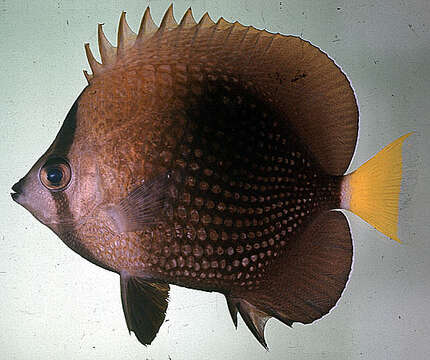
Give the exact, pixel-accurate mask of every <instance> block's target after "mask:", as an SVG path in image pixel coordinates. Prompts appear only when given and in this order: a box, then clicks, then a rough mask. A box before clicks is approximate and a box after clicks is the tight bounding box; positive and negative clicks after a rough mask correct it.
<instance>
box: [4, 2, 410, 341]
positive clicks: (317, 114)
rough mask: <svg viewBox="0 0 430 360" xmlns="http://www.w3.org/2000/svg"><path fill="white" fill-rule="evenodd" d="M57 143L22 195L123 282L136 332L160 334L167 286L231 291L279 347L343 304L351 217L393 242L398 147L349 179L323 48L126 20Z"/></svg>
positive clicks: (220, 27)
mask: <svg viewBox="0 0 430 360" xmlns="http://www.w3.org/2000/svg"><path fill="white" fill-rule="evenodd" d="M98 46H99V52H100V58H101V61H97V60H96V59H95V57H94V56H93V54H92V52H91V49H90V46H89V45H88V44H85V51H86V55H87V58H88V62H89V65H90V67H91V71H92V73H91V74H90V73H88V72H86V71H85V72H84V73H85V76H86V79H87V80H88V86H86V87H85V88H84V89H83V91H82V93H81V94H80V95H79V97H78V98H77V99H76V101H75V103H74V104H73V106H72V107H71V109H70V111H69V112H68V114H67V116H66V118H65V120H64V122H63V124H62V126H61V129H60V130H59V132H58V134H57V136H56V138H55V140H54V141H53V143H52V145H51V146H50V147H49V148H48V150H47V151H46V152H45V153H44V154H43V155H42V156H41V157H40V159H39V160H38V161H37V162H36V163H35V164H34V166H33V167H32V168H31V169H30V170H29V172H28V173H27V175H25V177H23V178H22V179H21V180H20V181H19V182H18V183H16V184H15V185H14V186H13V188H12V189H13V191H14V193H12V198H13V200H14V201H16V202H17V203H19V204H20V205H22V206H23V207H24V208H26V209H27V210H28V211H30V212H31V214H33V215H34V216H35V217H36V219H37V220H39V221H40V222H41V223H43V224H44V225H46V226H48V227H49V228H50V229H51V230H52V231H53V232H54V233H55V234H57V235H58V237H59V238H60V239H61V240H62V241H63V242H64V243H65V244H66V245H67V246H68V247H70V248H71V249H72V250H74V251H75V252H77V253H78V254H80V255H81V256H82V257H84V258H85V259H87V260H89V261H91V262H92V263H94V264H96V265H99V266H101V267H103V268H105V269H107V270H110V271H113V272H115V273H118V274H119V276H120V291H121V299H122V306H123V310H124V314H125V319H126V323H127V326H128V329H129V331H133V332H134V334H135V335H136V337H137V339H138V340H139V341H140V342H141V343H142V344H145V345H147V344H150V343H151V342H152V341H153V340H154V338H155V337H156V334H157V332H158V330H159V328H160V326H161V325H162V323H163V321H164V319H165V314H166V309H167V306H168V297H169V284H173V285H179V286H184V287H188V288H192V289H198V290H205V291H216V292H218V293H221V294H223V295H225V298H226V300H227V308H228V310H229V312H230V315H231V318H232V320H233V323H234V325H235V326H237V314H238V313H239V314H240V315H241V317H242V319H243V320H244V322H245V323H246V325H247V326H248V327H249V329H250V330H251V332H252V333H253V335H254V336H255V337H256V339H257V340H258V341H259V342H260V343H261V344H262V345H263V346H264V347H266V348H267V343H266V340H265V337H264V328H265V325H266V322H267V320H268V319H270V318H272V317H273V318H276V319H278V320H280V321H281V322H283V323H285V324H287V325H289V326H291V325H292V324H293V323H294V322H300V323H304V324H307V323H311V322H313V321H315V320H317V319H319V318H321V317H322V316H323V315H325V314H327V313H328V312H329V311H330V309H332V308H333V307H334V306H335V304H336V302H337V301H338V299H339V297H340V296H341V294H342V291H343V290H344V288H345V285H346V283H347V280H348V277H349V274H350V271H351V263H352V256H353V243H352V238H351V232H350V227H349V224H348V221H347V219H346V217H345V215H344V214H343V212H341V211H335V210H339V209H345V210H349V211H352V212H353V213H355V214H357V215H359V216H360V217H361V218H362V219H363V220H364V221H366V222H368V223H369V224H370V225H372V226H373V227H375V228H376V229H377V230H379V231H380V232H382V233H383V234H385V235H387V236H388V237H390V238H392V239H394V240H397V241H399V238H398V234H397V232H398V216H399V214H398V213H399V205H398V204H399V192H400V186H401V181H402V144H403V143H404V140H405V139H406V138H407V137H408V136H409V134H407V135H404V136H402V137H401V138H399V139H398V140H395V141H394V142H393V143H391V144H390V145H388V146H387V147H385V148H384V149H383V150H381V151H380V152H379V153H378V154H377V155H376V156H374V157H373V158H371V159H370V160H369V161H368V162H366V163H365V164H364V165H362V166H360V167H359V168H358V169H357V170H355V171H353V172H351V173H349V174H345V172H346V171H347V168H348V166H349V164H350V162H351V159H352V157H353V153H354V149H355V147H356V144H357V136H358V126H359V112H358V106H357V101H356V97H355V94H354V91H353V89H352V87H351V84H350V82H349V80H348V78H347V76H346V75H345V74H344V73H343V72H342V70H341V69H340V67H339V66H337V65H336V64H335V62H334V61H333V60H332V59H330V58H329V57H328V56H327V55H326V54H325V53H324V52H322V51H321V50H320V49H319V48H317V47H316V46H314V45H312V44H310V43H309V42H308V41H305V40H303V39H301V38H299V37H296V36H285V35H281V34H272V33H270V32H267V31H265V30H257V29H255V28H253V27H252V26H243V25H241V24H239V23H238V22H235V23H230V22H227V21H226V20H224V19H223V18H221V19H219V20H218V21H217V22H216V23H215V22H213V21H212V20H211V18H210V17H209V15H208V14H207V13H206V14H205V15H204V16H203V17H202V18H201V20H200V21H199V22H198V23H197V22H196V21H195V20H194V17H193V14H192V12H191V9H189V10H188V11H187V12H186V13H185V14H184V16H183V18H182V20H181V21H180V22H179V23H177V22H176V21H175V19H174V17H173V10H172V6H170V7H169V8H168V10H167V12H166V13H165V15H164V18H163V19H162V21H161V24H160V25H159V26H156V25H155V24H154V22H153V20H152V18H151V15H150V10H149V8H148V9H147V10H146V11H145V13H144V16H143V20H142V23H141V25H140V29H139V31H138V33H137V34H136V33H134V32H133V31H132V30H131V29H130V27H129V26H128V24H127V22H126V18H125V13H123V14H122V15H121V18H120V22H119V30H118V42H117V46H116V47H114V46H113V45H112V44H111V43H110V42H109V41H108V40H107V38H106V37H105V35H104V33H103V29H102V25H99V27H98Z"/></svg>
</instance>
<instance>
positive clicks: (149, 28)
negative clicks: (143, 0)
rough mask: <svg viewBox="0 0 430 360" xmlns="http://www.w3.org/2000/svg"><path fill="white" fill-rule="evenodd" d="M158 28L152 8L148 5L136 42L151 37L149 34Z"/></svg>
mask: <svg viewBox="0 0 430 360" xmlns="http://www.w3.org/2000/svg"><path fill="white" fill-rule="evenodd" d="M157 29H158V27H157V25H155V23H154V20H152V16H151V9H150V8H149V6H148V7H147V8H146V10H145V13H144V14H143V17H142V21H141V23H140V27H139V33H138V34H137V40H136V42H140V41H142V40H143V39H145V38H147V37H149V35H150V34H153V33H155V32H156V31H157Z"/></svg>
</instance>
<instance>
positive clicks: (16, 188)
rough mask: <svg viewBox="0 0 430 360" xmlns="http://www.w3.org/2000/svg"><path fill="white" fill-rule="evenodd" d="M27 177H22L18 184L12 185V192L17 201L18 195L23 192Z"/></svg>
mask: <svg viewBox="0 0 430 360" xmlns="http://www.w3.org/2000/svg"><path fill="white" fill-rule="evenodd" d="M24 183H25V178H22V179H21V180H19V181H18V182H17V183H16V184H14V185H13V186H12V190H13V191H14V192H13V193H11V194H10V196H12V199H13V200H14V201H16V200H17V199H18V197H19V196H20V195H21V194H22V189H23V187H24Z"/></svg>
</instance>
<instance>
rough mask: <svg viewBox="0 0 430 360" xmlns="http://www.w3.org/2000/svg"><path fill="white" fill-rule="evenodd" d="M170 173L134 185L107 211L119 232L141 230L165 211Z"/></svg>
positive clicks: (168, 197)
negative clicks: (136, 185)
mask: <svg viewBox="0 0 430 360" xmlns="http://www.w3.org/2000/svg"><path fill="white" fill-rule="evenodd" d="M172 185H173V181H172V174H171V173H165V174H162V175H159V176H157V177H155V178H154V179H151V180H148V181H146V182H144V183H143V184H141V185H140V186H138V187H136V188H135V189H134V190H133V191H132V192H130V193H129V194H128V196H127V197H125V198H124V199H122V200H121V201H120V202H119V203H118V204H117V205H115V206H112V207H110V208H109V209H108V210H107V211H108V214H109V215H110V216H111V218H112V220H113V221H114V223H115V225H116V227H117V229H118V231H119V232H130V231H139V230H143V229H144V227H145V226H147V225H149V224H154V223H157V222H159V221H160V220H161V219H162V218H163V217H164V216H165V215H166V214H167V213H168V207H169V199H170V198H171V196H170V195H171V194H170V192H171V191H173V189H172V188H171V186H172Z"/></svg>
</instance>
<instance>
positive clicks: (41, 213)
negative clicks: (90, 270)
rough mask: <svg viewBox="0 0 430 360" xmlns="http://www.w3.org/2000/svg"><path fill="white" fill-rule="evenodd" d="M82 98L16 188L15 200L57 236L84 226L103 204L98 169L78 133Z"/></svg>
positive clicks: (86, 143) (13, 195)
mask: <svg viewBox="0 0 430 360" xmlns="http://www.w3.org/2000/svg"><path fill="white" fill-rule="evenodd" d="M78 109H79V98H78V100H76V102H75V104H74V105H73V106H72V108H71V109H70V111H69V113H68V115H67V117H66V119H65V120H64V122H63V125H62V127H61V128H60V131H59V132H58V134H57V136H56V138H55V140H54V142H53V143H52V145H51V146H50V147H49V148H48V150H47V151H46V152H45V153H44V154H43V155H42V156H41V157H40V158H39V160H37V161H36V163H35V164H34V165H33V166H32V167H31V169H30V170H29V171H28V173H27V174H26V175H25V176H24V177H23V178H22V179H21V180H19V181H18V182H17V183H16V184H15V185H13V187H12V190H13V191H14V192H13V193H11V196H12V199H13V200H14V201H15V202H17V203H18V204H20V205H21V206H23V207H24V208H25V209H27V210H28V211H29V212H30V213H31V214H32V215H33V216H34V217H35V218H36V219H37V220H39V221H40V222H41V223H42V224H44V225H46V226H48V227H49V228H51V229H52V230H53V231H54V232H55V233H57V234H58V235H60V234H61V233H64V232H68V231H71V230H73V228H75V227H76V226H78V225H79V224H81V223H83V222H84V220H85V219H86V218H87V217H88V215H89V214H90V213H91V211H92V210H93V209H94V208H95V207H96V206H97V204H98V203H99V200H100V196H99V195H100V191H99V188H98V186H99V182H98V180H99V176H98V166H97V162H96V157H95V156H94V151H93V149H92V148H91V144H88V142H86V141H85V139H82V136H81V135H80V132H79V130H78V127H79V125H78V124H79V120H78V117H79V115H78V113H79V111H78Z"/></svg>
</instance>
